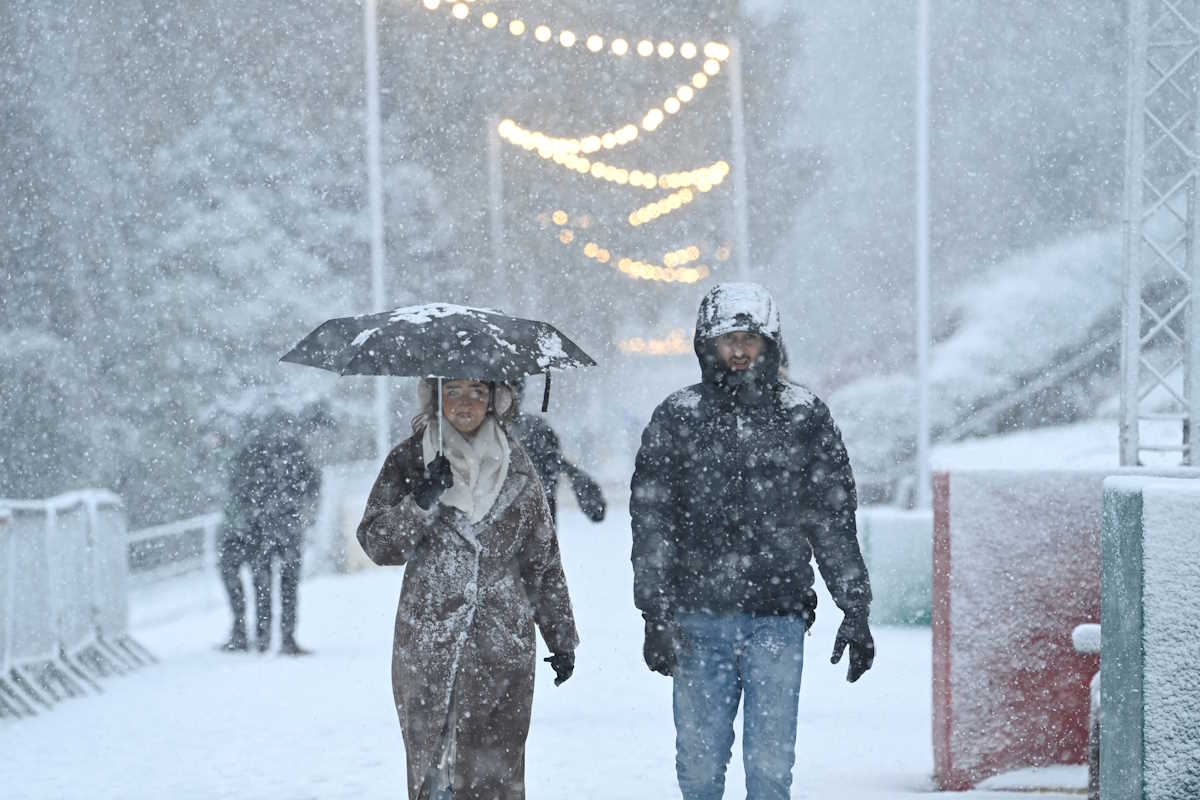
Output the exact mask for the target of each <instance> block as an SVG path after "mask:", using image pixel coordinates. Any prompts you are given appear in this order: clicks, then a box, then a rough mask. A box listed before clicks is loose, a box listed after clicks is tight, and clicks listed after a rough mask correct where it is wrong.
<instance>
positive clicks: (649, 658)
mask: <svg viewBox="0 0 1200 800" xmlns="http://www.w3.org/2000/svg"><path fill="white" fill-rule="evenodd" d="M677 637H678V628H677V626H676V625H675V621H674V620H672V619H668V618H659V617H646V643H645V644H644V645H643V646H642V658H644V659H645V660H646V666H647V667H649V668H650V671H651V672H657V673H658V674H660V675H666V676H667V677H668V678H669V677H671V675H673V674H674V673H675V639H676V638H677Z"/></svg>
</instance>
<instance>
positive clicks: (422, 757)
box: [358, 434, 579, 800]
mask: <svg viewBox="0 0 1200 800" xmlns="http://www.w3.org/2000/svg"><path fill="white" fill-rule="evenodd" d="M510 444H512V452H511V457H510V463H509V468H508V475H507V477H506V478H505V480H504V484H503V486H502V488H501V490H500V495H499V497H497V498H496V502H495V504H494V505H493V506H492V509H491V511H489V512H488V514H487V516H485V517H484V518H483V519H482V520H480V521H479V522H477V523H475V524H471V523H470V521H469V520H468V519H467V518H466V516H465V515H464V514H463V513H462V512H461V511H459V510H458V509H456V508H452V507H449V506H445V505H442V504H441V503H437V504H435V505H434V507H433V508H432V509H430V510H429V511H424V510H422V509H421V507H420V506H418V505H417V504H416V502H415V501H414V500H413V498H412V489H413V486H414V485H415V482H416V481H417V480H418V479H419V478H420V476H421V473H422V470H423V461H422V459H421V437H420V435H419V434H418V435H416V436H413V437H412V438H410V439H408V440H407V441H405V442H403V443H402V444H400V445H398V446H397V447H396V448H395V449H394V450H392V452H391V453H390V454H389V455H388V457H387V460H386V461H385V462H384V465H383V469H382V471H381V472H380V473H379V478H378V479H377V480H376V481H375V486H374V488H373V489H372V490H371V496H370V499H369V500H368V501H367V510H366V512H365V513H364V514H363V519H362V522H361V523H360V524H359V526H358V541H359V543H360V544H361V545H362V547H363V550H365V551H366V553H367V555H369V556H370V557H371V560H372V561H374V562H375V563H376V564H381V565H399V564H407V565H408V566H407V568H406V569H405V573H404V587H403V589H402V590H401V593H400V607H399V609H398V610H397V612H396V638H395V644H394V646H393V651H392V692H393V694H394V696H395V700H396V711H397V713H398V714H399V716H400V728H401V731H402V733H403V735H404V747H405V752H406V755H407V760H408V796H409V798H410V800H427V798H428V797H429V792H430V780H429V778H430V775H431V774H432V773H433V771H434V770H436V769H437V768H438V764H439V763H441V762H442V760H443V759H444V758H449V759H450V763H451V767H450V770H451V773H452V775H453V786H454V797H455V800H459V798H469V799H471V800H523V798H524V797H525V739H526V736H527V734H528V732H529V716H530V709H531V706H532V703H533V680H534V667H535V665H536V661H537V650H536V642H535V640H534V625H535V623H536V626H537V627H538V629H540V630H541V632H542V638H543V639H544V640H545V642H546V646H547V647H548V648H549V649H550V651H551V652H567V651H573V650H574V649H575V646H576V645H577V644H578V641H579V637H578V635H577V633H576V631H575V620H574V618H573V616H572V614H571V601H570V597H569V596H568V594H567V583H566V578H565V576H564V575H563V569H562V562H561V560H560V558H559V550H558V539H557V538H556V537H555V533H554V526H553V525H552V524H551V522H550V517H549V511H548V509H547V507H546V500H545V497H544V496H543V494H542V491H541V488H540V486H539V484H538V479H537V477H536V473H535V472H534V469H533V466H532V465H531V464H530V462H529V458H528V457H527V456H526V455H525V452H524V451H523V450H522V449H521V448H520V446H519V445H517V444H516V443H514V442H512V440H511V438H510Z"/></svg>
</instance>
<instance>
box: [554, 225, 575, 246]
mask: <svg viewBox="0 0 1200 800" xmlns="http://www.w3.org/2000/svg"><path fill="white" fill-rule="evenodd" d="M558 240H559V241H560V242H562V243H563V244H570V243H571V242H572V241H574V240H575V234H574V233H572V232H571V231H570V230H567V229H564V230H562V231H559V234H558Z"/></svg>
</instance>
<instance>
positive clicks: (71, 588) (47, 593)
mask: <svg viewBox="0 0 1200 800" xmlns="http://www.w3.org/2000/svg"><path fill="white" fill-rule="evenodd" d="M0 508H3V509H4V511H3V512H0V521H2V523H3V524H0V715H12V716H23V715H25V714H26V713H28V714H32V713H34V706H36V705H39V704H40V705H45V706H49V705H50V704H51V703H52V702H54V701H56V700H60V699H63V698H65V697H71V696H75V695H78V694H83V693H86V691H87V690H88V689H89V688H91V689H94V690H97V691H98V690H99V689H100V686H99V684H98V683H97V680H99V679H101V678H104V677H107V676H109V675H112V674H120V673H123V672H125V671H126V670H127V669H130V668H133V667H136V666H139V665H141V664H144V663H146V662H147V661H149V660H151V657H150V656H149V654H148V653H146V651H145V650H144V648H141V647H140V646H138V645H137V644H136V642H133V641H132V639H130V638H129V635H128V623H129V599H128V591H127V574H128V563H127V545H126V541H125V536H126V525H125V511H124V508H123V506H122V503H121V499H120V498H119V497H117V496H116V495H115V494H113V493H112V492H108V491H103V490H85V491H78V492H70V493H67V494H62V495H58V496H56V497H52V498H49V499H44V500H0Z"/></svg>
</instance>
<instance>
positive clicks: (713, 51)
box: [704, 42, 729, 61]
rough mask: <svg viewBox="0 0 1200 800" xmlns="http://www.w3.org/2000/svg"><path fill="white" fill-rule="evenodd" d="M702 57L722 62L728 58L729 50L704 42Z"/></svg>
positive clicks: (714, 43)
mask: <svg viewBox="0 0 1200 800" xmlns="http://www.w3.org/2000/svg"><path fill="white" fill-rule="evenodd" d="M704 57H705V58H715V59H716V60H717V61H724V60H725V59H727V58H729V48H728V47H726V46H725V45H723V44H720V43H718V42H706V43H705V44H704Z"/></svg>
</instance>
